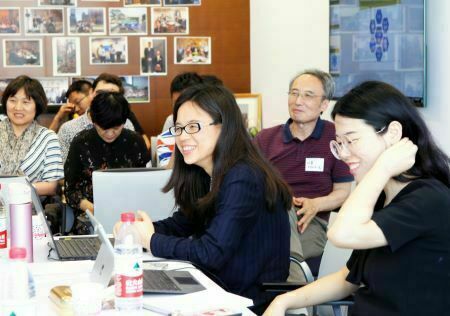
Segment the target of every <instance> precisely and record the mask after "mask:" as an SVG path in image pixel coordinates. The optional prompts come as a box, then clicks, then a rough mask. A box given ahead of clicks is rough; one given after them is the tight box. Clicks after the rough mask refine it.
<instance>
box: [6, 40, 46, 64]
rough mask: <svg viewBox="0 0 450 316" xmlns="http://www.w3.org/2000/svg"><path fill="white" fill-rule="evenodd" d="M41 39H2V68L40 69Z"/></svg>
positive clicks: (41, 59) (41, 61)
mask: <svg viewBox="0 0 450 316" xmlns="http://www.w3.org/2000/svg"><path fill="white" fill-rule="evenodd" d="M43 65H44V62H43V58H42V40H41V39H33V40H31V39H3V66H4V67H42V66H43Z"/></svg>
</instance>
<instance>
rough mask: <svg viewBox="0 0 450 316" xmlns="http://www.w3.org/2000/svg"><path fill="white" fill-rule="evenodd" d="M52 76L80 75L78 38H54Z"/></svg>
mask: <svg viewBox="0 0 450 316" xmlns="http://www.w3.org/2000/svg"><path fill="white" fill-rule="evenodd" d="M52 46H53V75H54V76H79V75H80V73H81V61H80V38H79V37H54V38H53V41H52Z"/></svg>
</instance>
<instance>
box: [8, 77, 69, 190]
mask: <svg viewBox="0 0 450 316" xmlns="http://www.w3.org/2000/svg"><path fill="white" fill-rule="evenodd" d="M1 101H2V104H3V106H2V107H1V109H2V111H4V113H5V114H6V116H7V118H6V119H5V120H3V121H1V122H0V173H1V174H3V175H25V176H26V177H27V178H28V180H29V181H30V182H31V183H32V184H33V186H34V187H35V188H36V191H37V193H38V194H39V195H41V196H49V195H55V194H56V187H57V181H58V180H59V179H62V178H63V176H64V173H63V165H62V160H61V147H60V145H59V141H58V137H57V136H56V134H55V133H54V132H53V131H51V130H49V129H47V128H45V127H42V126H40V125H39V124H38V123H37V122H36V118H37V117H38V116H39V115H40V114H41V113H43V112H45V110H46V108H47V97H46V96H45V92H44V89H43V87H42V85H41V84H40V83H39V81H38V80H36V79H32V78H30V77H28V76H19V77H17V78H15V79H13V80H12V81H11V82H10V83H9V84H8V86H7V87H6V89H5V92H4V93H3V96H2V100H1Z"/></svg>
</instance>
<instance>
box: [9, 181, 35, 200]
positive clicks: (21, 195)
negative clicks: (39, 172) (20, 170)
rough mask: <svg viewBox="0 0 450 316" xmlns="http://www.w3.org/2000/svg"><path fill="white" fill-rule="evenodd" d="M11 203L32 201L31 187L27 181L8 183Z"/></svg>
mask: <svg viewBox="0 0 450 316" xmlns="http://www.w3.org/2000/svg"><path fill="white" fill-rule="evenodd" d="M8 193H9V204H26V203H30V202H31V189H30V186H29V185H27V184H25V183H10V184H9V185H8Z"/></svg>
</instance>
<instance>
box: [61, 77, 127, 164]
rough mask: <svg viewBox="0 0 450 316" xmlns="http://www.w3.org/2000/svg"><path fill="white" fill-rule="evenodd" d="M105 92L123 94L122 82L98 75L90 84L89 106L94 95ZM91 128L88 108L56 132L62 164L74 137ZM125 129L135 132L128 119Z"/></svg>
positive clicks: (116, 78) (114, 78)
mask: <svg viewBox="0 0 450 316" xmlns="http://www.w3.org/2000/svg"><path fill="white" fill-rule="evenodd" d="M101 91H103V92H105V91H113V92H120V93H123V87H122V81H121V80H120V78H119V77H117V76H116V75H112V74H108V73H102V74H100V75H99V76H98V77H97V78H96V79H95V80H94V83H93V84H92V93H91V94H90V96H89V106H90V103H91V102H92V99H93V98H94V97H95V95H96V94H97V93H99V92H101ZM86 102H87V101H86ZM131 116H133V115H131ZM92 127H93V124H92V121H91V118H90V114H89V108H88V110H86V112H85V113H84V114H83V115H81V116H80V117H78V118H76V119H74V120H71V121H68V122H66V123H64V124H63V125H62V126H61V128H60V129H59V132H58V137H59V141H60V142H61V149H62V156H63V162H65V161H66V158H67V154H68V152H69V147H70V144H71V142H72V140H73V139H74V137H75V136H76V135H78V133H80V132H81V131H84V130H86V129H90V128H92ZM124 127H125V128H126V129H130V130H132V131H134V130H135V128H134V126H133V124H132V122H131V120H130V119H127V121H126V122H125V126H124Z"/></svg>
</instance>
